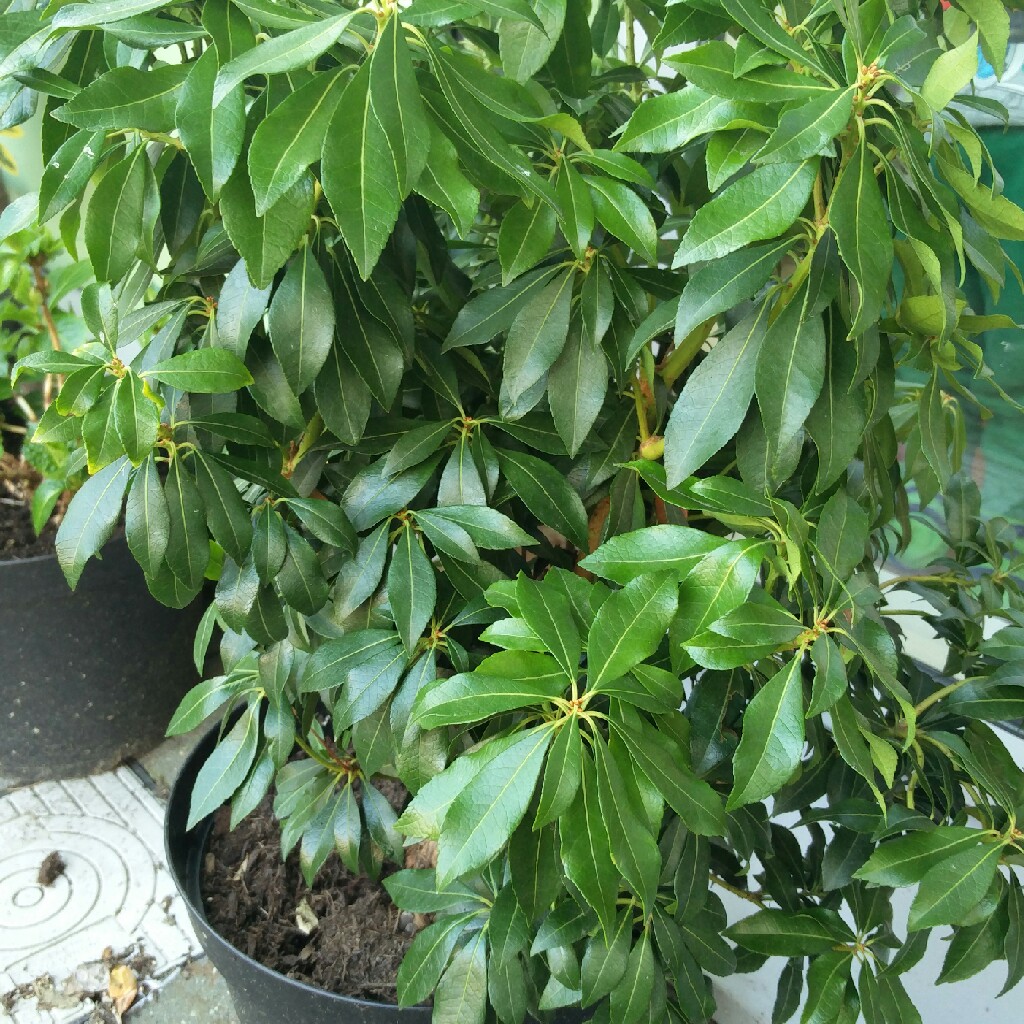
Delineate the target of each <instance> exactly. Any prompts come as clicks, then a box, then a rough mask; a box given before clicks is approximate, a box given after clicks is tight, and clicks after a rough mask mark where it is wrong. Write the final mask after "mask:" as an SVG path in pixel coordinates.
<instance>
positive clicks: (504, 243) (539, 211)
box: [498, 201, 555, 285]
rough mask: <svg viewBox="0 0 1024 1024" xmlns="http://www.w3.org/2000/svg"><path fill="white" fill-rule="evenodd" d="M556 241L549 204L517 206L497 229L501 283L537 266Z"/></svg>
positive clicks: (553, 220) (553, 217)
mask: <svg viewBox="0 0 1024 1024" xmlns="http://www.w3.org/2000/svg"><path fill="white" fill-rule="evenodd" d="M554 239H555V211H554V210H553V209H552V208H551V207H550V206H549V205H548V204H547V203H538V202H536V201H535V202H534V204H533V206H532V207H529V206H527V205H526V204H525V203H516V205H515V206H513V207H512V209H511V210H509V211H508V212H507V213H506V214H505V216H504V217H503V218H502V221H501V227H500V228H499V229H498V260H499V262H500V263H501V283H502V284H503V285H507V284H508V283H509V282H510V281H513V280H515V278H517V277H519V275H520V274H523V273H525V272H526V271H527V270H530V269H531V268H533V267H535V266H536V265H537V264H538V263H539V262H540V261H541V260H542V259H543V258H544V257H545V256H546V255H547V252H548V249H550V248H551V243H552V242H553V241H554Z"/></svg>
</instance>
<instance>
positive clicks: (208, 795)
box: [188, 705, 260, 828]
mask: <svg viewBox="0 0 1024 1024" xmlns="http://www.w3.org/2000/svg"><path fill="white" fill-rule="evenodd" d="M259 734H260V726H259V706H258V705H251V706H250V707H248V708H246V709H245V711H244V712H243V713H242V717H241V718H239V719H238V721H237V722H236V723H235V724H234V726H233V727H232V729H231V731H230V732H229V733H228V734H227V735H226V736H225V737H224V738H223V739H221V740H220V742H219V743H218V744H217V746H216V747H214V749H213V753H212V754H210V756H209V757H208V758H207V759H206V761H205V762H204V763H203V767H202V768H200V769H199V774H198V775H197V776H196V785H195V788H194V789H193V791H192V803H191V806H190V807H189V812H188V828H193V827H194V826H195V825H197V824H198V823H199V822H201V821H202V820H203V819H204V818H205V817H207V815H210V814H212V813H213V812H214V811H215V810H217V808H218V807H220V805H221V804H223V803H224V802H225V801H226V800H227V799H228V798H229V797H230V796H231V794H232V793H234V791H235V790H236V789H238V787H239V786H240V785H241V784H242V783H243V782H244V781H245V777H246V775H248V774H249V769H250V768H251V767H252V763H253V761H254V760H255V759H256V747H257V741H258V740H259Z"/></svg>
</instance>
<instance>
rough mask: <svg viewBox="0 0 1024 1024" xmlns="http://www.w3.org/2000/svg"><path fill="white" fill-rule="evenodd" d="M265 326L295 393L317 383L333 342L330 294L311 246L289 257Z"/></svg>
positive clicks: (299, 392)
mask: <svg viewBox="0 0 1024 1024" xmlns="http://www.w3.org/2000/svg"><path fill="white" fill-rule="evenodd" d="M267 327H268V330H269V333H270V341H271V344H272V345H273V346H274V352H275V354H276V355H277V358H278V360H279V361H280V363H281V369H282V370H283V371H284V375H285V379H286V380H287V381H288V384H289V386H290V387H291V389H292V390H293V391H294V392H295V394H297V395H298V394H301V393H302V392H303V391H305V390H306V388H308V387H309V385H310V384H312V383H313V381H315V380H316V378H317V375H318V374H319V373H320V369H321V367H322V366H323V365H324V362H325V360H326V359H327V353H328V352H329V351H330V348H331V343H332V341H333V339H334V306H333V303H332V301H331V292H330V290H329V289H328V287H327V281H326V280H325V278H324V273H323V271H322V270H321V269H320V265H319V264H318V263H317V261H316V256H315V255H314V254H313V252H312V250H311V248H310V246H308V245H307V246H304V247H303V249H302V251H301V252H300V253H298V254H297V255H296V256H294V257H293V258H292V260H291V261H290V262H289V264H288V269H287V270H286V271H285V275H284V278H283V280H282V281H281V283H280V284H279V285H278V286H277V290H276V291H275V292H274V298H273V300H272V301H271V303H270V309H269V310H268V312H267Z"/></svg>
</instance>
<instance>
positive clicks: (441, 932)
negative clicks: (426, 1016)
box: [396, 913, 475, 1006]
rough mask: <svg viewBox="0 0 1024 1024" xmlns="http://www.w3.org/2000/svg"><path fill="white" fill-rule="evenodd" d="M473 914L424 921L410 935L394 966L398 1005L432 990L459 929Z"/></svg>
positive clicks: (417, 999)
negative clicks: (414, 932)
mask: <svg viewBox="0 0 1024 1024" xmlns="http://www.w3.org/2000/svg"><path fill="white" fill-rule="evenodd" d="M474 916H475V915H474V914H472V913H470V914H457V915H453V916H449V917H442V918H441V919H440V920H438V921H435V922H434V923H433V924H430V925H427V927H426V928H424V929H423V931H421V932H420V933H419V935H417V936H416V938H415V939H413V941H412V944H411V945H410V946H409V950H408V952H407V953H406V955H405V958H404V959H403V960H402V963H401V965H400V966H399V968H398V976H397V980H396V988H397V992H398V1005H399V1006H415V1005H416V1004H417V1003H421V1002H423V1000H424V999H426V998H427V996H429V995H430V993H431V992H432V991H433V990H434V986H435V985H436V984H437V982H438V979H439V978H440V977H441V972H442V971H443V970H444V969H445V966H446V965H447V963H448V958H449V957H450V956H451V955H452V950H453V949H454V948H455V944H456V943H457V942H458V941H459V936H460V935H461V934H462V931H463V929H464V928H465V927H466V925H467V924H468V923H469V922H470V921H471V920H472V919H473V917H474Z"/></svg>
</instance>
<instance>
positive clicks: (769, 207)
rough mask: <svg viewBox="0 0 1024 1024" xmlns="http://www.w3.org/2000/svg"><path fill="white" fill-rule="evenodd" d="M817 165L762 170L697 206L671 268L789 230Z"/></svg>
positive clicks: (807, 197) (725, 253) (714, 256)
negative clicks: (704, 203) (697, 208)
mask: <svg viewBox="0 0 1024 1024" xmlns="http://www.w3.org/2000/svg"><path fill="white" fill-rule="evenodd" d="M816 174H817V167H816V162H815V161H813V160H811V161H806V162H803V163H784V164H767V165H765V166H763V167H757V168H755V169H754V170H753V171H751V172H750V173H749V174H748V175H746V176H745V177H743V178H740V179H739V181H736V182H734V183H733V184H731V185H729V186H727V187H726V188H725V189H723V190H722V191H721V192H719V193H718V195H717V196H715V198H714V199H712V200H711V202H709V203H707V204H706V205H705V206H702V207H701V208H700V210H698V211H697V214H696V215H695V216H694V218H693V220H692V221H691V222H690V226H689V228H688V229H687V231H686V234H685V235H684V236H683V240H682V242H681V243H680V245H679V249H678V250H677V252H676V255H675V259H674V261H673V266H676V267H682V266H687V265H689V264H691V263H699V262H702V261H704V260H712V259H717V258H719V257H721V256H727V255H728V254H729V253H731V252H735V251H736V250H737V249H739V248H740V247H741V246H744V245H746V244H747V243H748V242H757V241H760V240H761V239H765V238H774V237H776V236H777V235H780V234H782V232H783V231H785V230H786V229H787V228H789V227H790V226H791V225H792V223H793V222H794V221H795V220H796V218H797V217H798V216H799V215H800V213H801V211H802V210H803V208H804V205H805V204H806V203H807V200H808V199H809V198H810V195H811V187H812V186H813V185H814V178H815V175H816Z"/></svg>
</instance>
